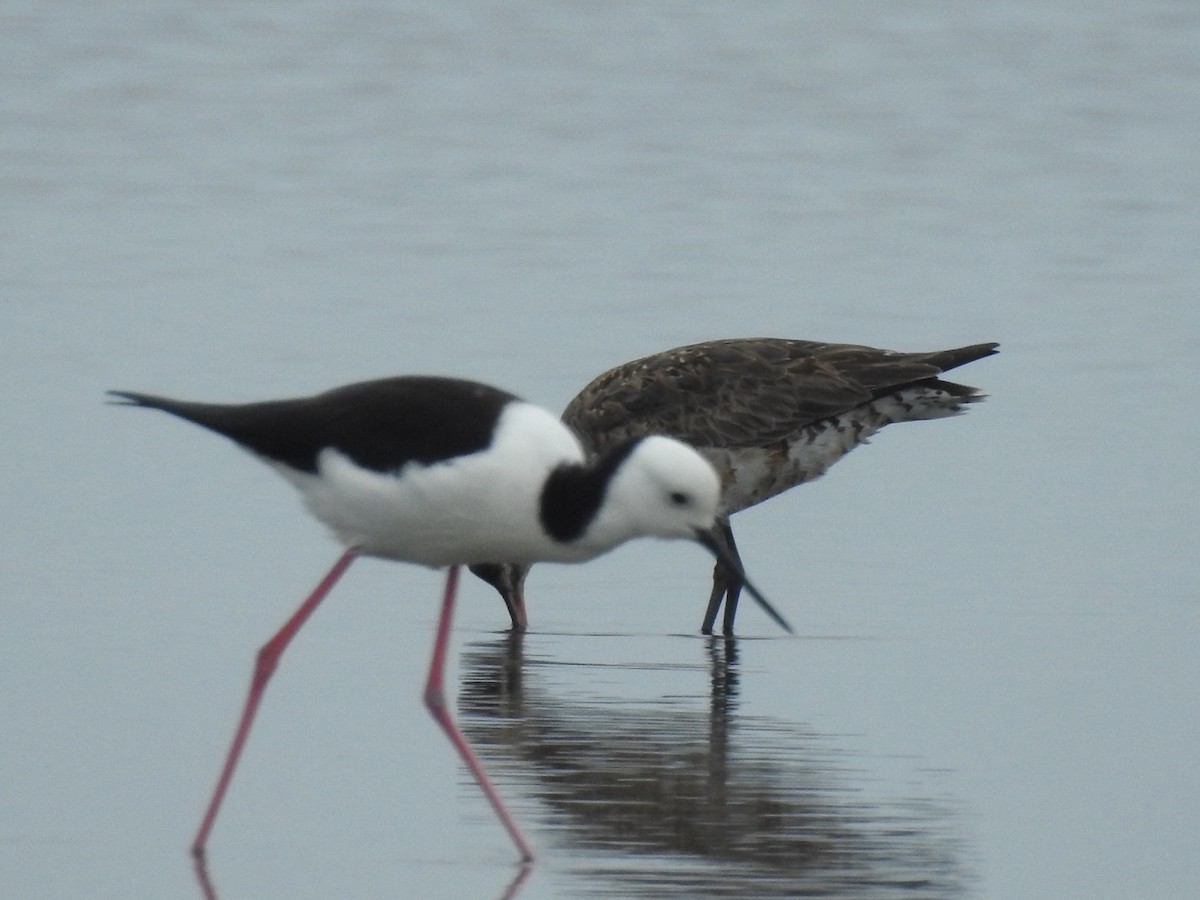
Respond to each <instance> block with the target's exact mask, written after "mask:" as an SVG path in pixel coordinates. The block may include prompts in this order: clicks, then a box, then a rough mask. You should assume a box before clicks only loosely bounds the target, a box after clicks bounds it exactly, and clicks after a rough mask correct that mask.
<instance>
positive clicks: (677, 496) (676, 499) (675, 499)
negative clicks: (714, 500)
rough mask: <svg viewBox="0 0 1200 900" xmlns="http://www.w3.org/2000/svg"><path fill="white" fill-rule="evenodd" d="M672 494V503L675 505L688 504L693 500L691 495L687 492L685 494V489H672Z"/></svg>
mask: <svg viewBox="0 0 1200 900" xmlns="http://www.w3.org/2000/svg"><path fill="white" fill-rule="evenodd" d="M670 496H671V503H672V504H673V505H674V506H687V505H688V504H689V503H691V502H692V498H691V497H689V496H688V495H687V494H685V493H684V492H683V491H672V492H671V495H670Z"/></svg>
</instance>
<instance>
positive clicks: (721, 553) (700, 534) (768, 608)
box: [696, 528, 796, 634]
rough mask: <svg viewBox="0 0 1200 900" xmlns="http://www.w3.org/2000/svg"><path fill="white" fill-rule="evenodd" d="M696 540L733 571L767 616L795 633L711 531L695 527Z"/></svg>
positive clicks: (781, 626) (791, 632) (788, 631)
mask: <svg viewBox="0 0 1200 900" xmlns="http://www.w3.org/2000/svg"><path fill="white" fill-rule="evenodd" d="M696 541H697V542H698V543H699V544H701V545H702V546H704V547H705V548H706V549H707V550H708V552H709V553H711V554H712V555H713V556H715V557H716V558H717V562H719V563H720V564H721V565H723V566H724V567H725V568H727V569H728V570H729V571H730V572H733V573H734V574H735V575H736V576H737V577H738V578H739V579H740V580H741V582H742V587H743V588H745V589H746V591H747V592H748V593H749V594H750V596H751V597H753V598H754V599H755V601H756V602H757V603H758V605H759V606H761V607H762V608H763V612H765V613H766V614H767V615H768V616H770V617H771V618H772V619H774V620H775V621H776V622H777V623H778V624H779V627H780V628H782V629H783V630H784V631H786V632H787V633H788V634H795V633H796V632H794V631H793V630H792V626H791V625H789V624H788V622H787V619H785V618H784V617H783V616H781V615H780V614H779V612H778V611H777V610H776V609H775V607H774V606H772V605H771V604H770V602H769V601H768V600H767V598H766V597H764V596H763V595H762V594H761V593H759V590H758V588H756V587H755V586H754V585H752V584H751V583H750V581H749V579H747V578H746V572H745V570H744V569H743V568H742V567H741V565H740V564H739V563H738V562H737V560H735V559H734V558H733V557H731V556H730V555H729V551H727V550H726V549H725V546H724V544H722V543H721V542H720V541H718V540H717V538H716V535H715V534H714V533H713V532H711V531H705V530H703V529H701V528H697V529H696Z"/></svg>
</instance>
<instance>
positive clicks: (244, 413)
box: [110, 376, 790, 860]
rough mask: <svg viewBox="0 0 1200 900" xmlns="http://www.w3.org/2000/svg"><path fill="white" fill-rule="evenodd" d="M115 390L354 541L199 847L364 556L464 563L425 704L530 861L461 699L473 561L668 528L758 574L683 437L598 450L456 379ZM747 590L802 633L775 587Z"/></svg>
mask: <svg viewBox="0 0 1200 900" xmlns="http://www.w3.org/2000/svg"><path fill="white" fill-rule="evenodd" d="M110 394H112V395H113V396H114V397H116V398H119V400H118V402H121V403H123V404H128V405H133V406H141V407H149V408H152V409H160V410H163V411H165V412H168V413H171V414H172V415H175V416H178V417H180V418H182V419H186V420H188V421H190V422H194V423H196V424H197V425H201V426H203V427H205V428H208V429H210V430H212V431H215V432H217V433H218V434H222V435H224V436H225V437H228V438H230V439H231V440H233V441H234V442H236V443H237V444H239V445H241V446H242V447H244V448H245V449H247V450H249V451H250V452H252V453H254V454H255V455H256V456H258V457H259V458H260V459H262V460H263V461H264V462H266V463H267V464H268V465H270V466H271V467H272V468H274V469H275V470H276V471H277V472H279V473H280V474H281V475H282V476H283V477H284V478H286V479H287V480H288V481H289V482H291V483H292V485H293V486H294V487H296V488H297V490H299V491H300V493H301V495H302V496H303V498H304V500H305V502H306V503H307V505H308V508H309V510H310V511H311V512H312V513H313V515H314V516H316V517H317V518H318V519H320V520H321V521H322V522H323V523H325V525H326V526H328V527H329V529H330V530H331V531H332V532H333V534H334V535H335V536H336V537H337V539H338V540H339V541H340V542H341V543H342V545H343V546H344V547H345V551H344V552H343V553H342V555H341V556H340V557H339V558H338V560H337V562H336V563H335V564H334V566H333V568H332V569H330V571H329V573H328V574H327V575H326V576H325V577H324V578H323V579H322V580H321V582H320V583H319V584H318V585H317V587H316V588H315V589H314V590H313V592H312V593H311V594H310V595H309V596H308V598H307V599H306V600H305V601H304V602H303V603H302V604H301V605H300V606H299V608H298V609H297V610H296V612H295V613H294V614H293V615H292V616H291V618H289V619H288V620H287V621H286V622H285V623H284V624H283V626H282V627H281V628H280V629H279V631H278V632H277V633H276V634H275V635H274V636H273V637H272V638H271V639H270V640H269V641H267V643H266V644H264V645H263V646H262V648H261V649H260V650H259V652H258V656H257V661H256V664H255V668H254V673H253V677H252V679H251V683H250V690H249V693H248V695H247V697H246V701H245V706H244V708H243V710H242V715H241V718H240V720H239V722H238V726H237V730H236V731H235V733H234V738H233V742H232V744H231V745H230V748H229V751H228V753H227V755H226V759H225V763H224V766H223V767H222V769H221V774H220V777H219V778H218V780H217V785H216V788H215V789H214V791H213V794H212V798H211V800H210V801H209V804H208V807H207V809H206V810H205V813H204V817H203V819H202V820H201V823H200V828H199V830H198V831H197V833H196V837H195V839H194V841H193V842H192V852H193V853H194V854H195V855H196V856H197V857H200V856H202V855H203V853H204V849H205V846H206V844H207V841H208V836H209V832H210V831H211V829H212V826H213V822H214V821H215V819H216V815H217V811H218V810H219V809H220V806H221V801H222V799H223V798H224V796H225V792H226V789H227V788H228V786H229V781H230V778H231V777H232V775H233V771H234V768H235V766H236V765H237V761H238V757H239V756H240V754H241V751H242V747H243V745H244V743H245V740H246V736H247V734H248V733H249V730H250V726H251V724H252V722H253V720H254V715H255V712H256V711H257V709H258V705H259V702H260V700H261V699H262V695H263V692H264V690H265V689H266V686H267V682H268V680H269V679H270V677H271V674H272V672H273V671H274V670H275V667H276V665H277V664H278V662H279V658H280V656H281V655H282V654H283V651H284V649H285V648H286V647H287V645H288V643H289V642H290V641H291V639H292V638H293V637H294V636H295V634H296V632H297V631H299V630H300V627H301V626H302V625H303V624H304V622H305V620H306V619H307V618H308V617H309V616H310V615H311V614H312V612H313V610H314V609H316V607H317V606H318V604H320V602H321V601H322V600H323V599H324V597H325V595H326V594H327V593H328V592H329V590H330V588H332V587H333V585H334V583H335V582H336V581H337V580H338V578H339V577H340V576H341V575H342V573H343V572H345V570H346V568H347V567H348V566H349V565H350V563H351V562H353V561H354V559H355V557H357V556H377V557H383V558H386V559H395V560H401V561H404V562H412V563H418V564H422V565H427V566H434V567H442V566H447V567H449V573H448V576H447V579H446V589H445V593H444V595H443V598H442V610H441V615H440V617H439V619H438V626H437V636H436V638H435V640H434V645H433V656H432V660H431V662H430V666H429V673H428V677H427V679H426V684H425V703H426V705H427V706H428V708H429V710H430V712H431V713H432V715H433V717H434V718H435V719H436V720H437V722H438V724H439V725H440V726H441V727H442V729H443V730H444V731H445V732H446V734H447V735H448V736H449V738H450V740H451V742H452V743H453V744H454V747H455V749H456V750H457V751H458V753H459V754H460V755H461V756H462V759H463V761H464V762H465V763H466V765H467V766H468V768H469V769H470V770H471V773H472V775H474V777H475V780H476V781H477V782H478V783H479V786H480V787H481V788H482V789H483V792H484V794H485V795H486V796H487V798H488V800H489V801H490V803H491V804H492V807H493V808H494V809H495V811H496V814H497V815H498V816H499V817H500V820H501V821H502V822H503V824H504V826H505V828H506V829H507V830H508V833H509V835H510V836H511V837H512V840H513V842H514V843H515V844H516V846H517V849H518V851H519V852H520V854H521V857H522V858H523V859H525V860H530V859H532V858H533V851H532V849H531V848H530V846H529V843H528V842H527V841H526V840H525V838H524V836H523V835H522V834H521V830H520V829H519V828H518V827H517V824H516V822H515V821H514V820H513V818H512V817H511V816H510V815H509V814H508V811H507V810H506V809H505V807H504V804H503V803H502V802H501V800H500V797H499V795H498V794H497V793H496V790H495V788H494V787H493V786H492V784H491V782H490V781H489V779H488V777H487V774H486V773H485V772H484V769H483V766H482V765H481V764H480V762H479V760H478V759H477V758H476V757H475V754H474V753H473V752H472V750H471V748H470V746H469V745H468V743H467V741H466V740H465V738H463V736H462V734H461V733H460V732H459V730H458V727H457V725H456V724H455V722H454V719H453V717H452V716H451V714H450V711H449V709H448V708H447V706H446V700H445V695H444V690H443V668H444V663H445V655H446V647H447V643H448V641H449V636H450V625H451V620H452V615H453V609H454V595H455V588H456V585H457V577H458V567H459V566H460V565H470V564H476V563H496V562H500V561H510V560H511V561H517V562H519V563H522V564H526V565H527V564H530V563H533V562H540V561H558V562H581V561H584V560H587V559H591V558H592V557H595V556H598V555H599V554H601V553H604V552H606V551H608V550H611V549H612V548H613V547H616V546H617V545H618V544H621V543H622V542H624V541H626V540H629V539H631V538H635V537H640V536H654V537H662V538H684V539H691V540H696V541H699V542H700V543H701V544H703V545H704V546H705V547H706V548H708V549H709V550H710V551H711V552H712V553H713V554H714V555H716V556H717V557H718V558H720V559H724V561H725V564H726V565H728V566H729V567H731V568H732V569H734V570H736V571H738V572H739V576H740V577H742V578H743V579H744V574H742V573H741V570H740V566H739V565H738V563H737V562H736V561H735V560H733V559H731V558H728V557H727V556H725V555H724V554H725V551H724V550H723V544H722V542H721V540H720V538H719V537H718V536H717V535H716V533H715V532H714V527H715V524H716V517H717V505H718V502H719V495H720V482H719V479H718V476H717V474H716V472H715V471H714V470H713V468H712V466H711V465H710V464H709V463H708V462H706V461H705V460H704V458H703V457H701V456H700V455H699V454H698V453H696V451H695V450H693V449H692V448H690V447H688V446H686V445H685V444H683V443H681V442H679V441H676V440H673V439H670V438H665V437H650V438H640V437H638V438H633V439H631V440H629V441H624V442H618V443H616V444H614V445H613V446H612V448H611V449H610V450H608V451H607V452H605V453H604V454H602V455H600V456H598V457H595V458H594V459H592V460H590V461H588V460H585V456H584V452H583V449H582V448H581V446H580V444H579V442H578V440H577V439H576V438H575V437H574V436H573V435H572V434H571V432H570V431H569V430H568V429H567V428H566V426H565V425H563V423H562V422H561V421H559V420H558V419H557V418H555V417H554V416H553V415H552V414H551V413H549V412H546V411H545V410H543V409H541V408H539V407H537V406H533V405H531V404H529V403H525V402H523V401H521V400H519V399H518V398H516V397H514V396H513V395H511V394H508V393H505V392H504V391H501V390H498V389H496V388H493V387H489V386H487V385H482V384H476V383H474V382H469V381H461V380H457V379H450V378H433V377H422V376H411V377H399V378H388V379H383V380H379V381H369V382H364V383H361V384H352V385H348V386H346V387H341V388H336V389H334V390H331V391H327V392H326V393H323V394H318V395H316V396H313V397H306V398H301V399H295V400H277V401H270V402H264V403H247V404H215V403H192V402H186V401H181V400H170V399H167V398H164V397H155V396H151V395H149V394H140V393H133V392H129V391H110ZM747 590H749V591H750V592H751V594H752V595H753V596H754V597H755V598H756V599H757V600H758V602H759V603H761V604H762V605H763V607H764V609H766V610H767V611H768V613H769V614H770V615H771V616H772V617H773V618H775V619H776V620H777V621H778V622H779V623H780V624H781V625H782V626H783V627H784V628H788V626H787V623H786V622H784V621H783V619H782V618H781V617H780V616H779V614H778V613H776V612H775V610H774V609H773V608H771V606H770V604H769V603H768V602H767V601H766V600H765V599H764V598H763V597H762V595H761V594H759V593H758V592H757V591H756V590H754V589H753V588H752V587H750V586H749V585H747ZM788 630H790V628H789V629H788Z"/></svg>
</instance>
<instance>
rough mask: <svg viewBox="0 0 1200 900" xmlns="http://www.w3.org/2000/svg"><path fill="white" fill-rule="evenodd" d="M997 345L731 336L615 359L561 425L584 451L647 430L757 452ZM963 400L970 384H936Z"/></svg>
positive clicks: (570, 407)
mask: <svg viewBox="0 0 1200 900" xmlns="http://www.w3.org/2000/svg"><path fill="white" fill-rule="evenodd" d="M996 348H997V345H996V344H992V343H988V344H974V345H972V346H969V347H961V348H957V349H954V350H940V351H932V352H924V353H903V352H898V351H892V350H878V349H875V348H874V347H865V346H860V345H857V344H826V343H820V342H816V341H799V340H786V339H781V338H734V339H728V340H719V341H709V342H706V343H701V344H691V345H689V346H686V347H679V348H676V349H674V350H670V351H667V352H665V353H658V354H654V355H653V356H648V357H645V358H643V359H637V360H633V361H632V362H628V363H624V364H623V365H620V366H617V367H616V368H614V369H610V370H609V371H607V372H605V373H604V374H602V375H600V376H599V377H597V378H596V379H594V380H593V381H592V382H591V383H590V384H589V385H588V386H587V387H585V388H584V389H583V390H582V391H580V392H579V394H578V395H577V396H576V397H575V399H573V400H572V401H571V402H570V404H568V406H567V408H566V410H564V412H563V420H564V421H565V422H566V423H567V424H568V425H569V426H571V428H572V429H574V430H575V431H576V432H577V433H578V434H579V435H580V437H581V438H582V439H583V441H584V443H585V444H587V445H588V447H589V449H590V450H592V451H593V452H603V451H604V450H605V449H607V448H608V447H609V446H611V445H612V444H615V443H618V442H620V441H622V440H625V439H627V438H630V437H633V436H636V435H638V434H644V433H645V430H646V428H647V423H652V425H653V428H654V430H655V431H657V432H659V433H662V434H667V435H670V436H672V437H676V438H678V439H680V440H683V441H686V442H688V443H690V444H693V445H694V446H697V447H721V448H724V449H726V450H732V449H738V448H749V447H765V446H766V445H768V444H770V443H772V442H774V441H778V440H786V439H788V438H791V437H793V436H794V435H796V434H797V433H798V432H799V431H801V430H802V429H804V428H805V427H807V426H810V425H812V424H814V423H817V422H820V421H822V420H825V419H829V418H832V417H834V416H838V415H841V414H843V413H846V412H849V411H850V410H853V409H854V408H856V407H858V406H861V405H863V404H865V403H868V402H870V401H871V400H873V399H876V398H878V397H881V396H883V395H886V394H888V393H889V392H892V391H895V390H897V389H899V388H902V387H905V386H908V385H912V384H916V383H920V382H929V383H930V384H931V386H932V385H933V384H934V382H937V376H938V375H940V374H941V373H942V372H945V371H947V370H949V369H952V368H954V367H956V366H961V365H963V364H964V363H968V362H971V361H973V360H976V359H980V358H982V357H985V356H990V355H991V354H993V353H995V352H996ZM938 385H939V386H943V387H944V388H945V389H946V390H947V391H948V392H949V393H952V394H958V395H962V396H964V398H965V397H968V396H971V395H974V394H976V393H977V392H976V391H975V389H974V388H965V387H962V386H960V385H952V384H950V383H948V382H938Z"/></svg>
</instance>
